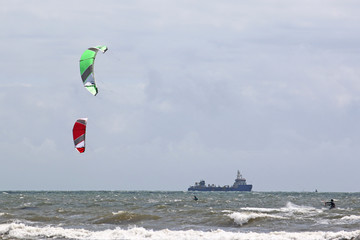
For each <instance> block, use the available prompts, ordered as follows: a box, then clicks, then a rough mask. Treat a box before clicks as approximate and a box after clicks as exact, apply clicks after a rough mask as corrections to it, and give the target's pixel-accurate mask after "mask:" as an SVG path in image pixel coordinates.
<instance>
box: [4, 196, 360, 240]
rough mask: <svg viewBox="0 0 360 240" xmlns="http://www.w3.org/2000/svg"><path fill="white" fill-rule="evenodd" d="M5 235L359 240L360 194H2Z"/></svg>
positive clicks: (35, 237)
mask: <svg viewBox="0 0 360 240" xmlns="http://www.w3.org/2000/svg"><path fill="white" fill-rule="evenodd" d="M194 195H196V196H197V198H198V200H197V201H195V200H194ZM330 199H334V200H335V203H336V208H335V209H328V207H326V206H325V204H324V203H325V202H326V201H329V200H330ZM0 239H166V240H172V239H173V240H183V239H184V240H185V239H209V240H212V239H214V240H215V239H216V240H242V239H251V240H254V239H255V240H256V239H271V240H274V239H276V240H277V239H280V240H281V239H286V240H290V239H291V240H296V239H302V240H303V239H311V240H322V239H339V240H340V239H354V240H355V239H356V240H360V193H322V192H181V191H177V192H176V191H3V192H0Z"/></svg>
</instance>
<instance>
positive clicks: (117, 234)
mask: <svg viewBox="0 0 360 240" xmlns="http://www.w3.org/2000/svg"><path fill="white" fill-rule="evenodd" d="M3 235H6V238H7V239H12V238H17V239H39V238H42V239H44V238H46V239H48V238H56V239H79V240H87V239H89V240H91V239H98V240H100V239H107V240H113V239H128V240H135V239H136V240H139V239H140V240H141V239H147V240H152V239H157V240H165V239H166V240H186V239H197V240H205V239H206V240H220V239H221V240H245V239H251V240H267V239H269V240H270V239H277V240H310V239H311V240H313V239H317V240H327V239H333V240H335V239H355V238H357V237H359V236H360V230H356V231H351V232H346V231H339V232H323V231H318V232H284V231H281V232H270V233H255V232H227V231H224V230H214V231H210V232H204V231H197V230H184V231H172V230H168V229H163V230H158V231H154V230H148V229H145V228H141V227H131V228H129V229H121V228H115V229H107V230H102V231H90V230H85V229H72V228H68V229H66V228H62V227H51V226H44V227H37V226H28V225H25V224H23V223H11V224H0V237H1V236H3Z"/></svg>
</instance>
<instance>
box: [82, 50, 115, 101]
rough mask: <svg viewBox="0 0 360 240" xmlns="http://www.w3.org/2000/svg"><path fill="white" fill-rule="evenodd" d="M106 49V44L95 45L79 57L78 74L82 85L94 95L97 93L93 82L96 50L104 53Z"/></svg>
mask: <svg viewBox="0 0 360 240" xmlns="http://www.w3.org/2000/svg"><path fill="white" fill-rule="evenodd" d="M107 50H108V48H107V47H106V46H97V47H90V48H88V49H87V50H86V51H85V52H84V53H83V54H82V55H81V58H80V74H81V79H82V81H83V84H84V87H85V88H86V89H87V90H88V91H89V92H90V93H91V94H92V95H94V96H96V94H97V93H98V89H97V87H96V84H95V76H94V62H95V57H96V54H97V52H98V51H101V52H102V53H105V52H106V51H107Z"/></svg>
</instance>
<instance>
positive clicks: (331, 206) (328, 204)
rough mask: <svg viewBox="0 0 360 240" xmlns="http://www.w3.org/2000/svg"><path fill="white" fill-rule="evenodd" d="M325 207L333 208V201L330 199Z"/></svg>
mask: <svg viewBox="0 0 360 240" xmlns="http://www.w3.org/2000/svg"><path fill="white" fill-rule="evenodd" d="M325 205H326V206H329V209H332V208H335V202H334V199H331V200H330V202H326V203H325Z"/></svg>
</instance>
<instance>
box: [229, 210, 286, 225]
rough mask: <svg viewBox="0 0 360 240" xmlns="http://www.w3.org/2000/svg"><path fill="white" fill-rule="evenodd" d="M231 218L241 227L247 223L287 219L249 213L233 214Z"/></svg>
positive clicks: (230, 215)
mask: <svg viewBox="0 0 360 240" xmlns="http://www.w3.org/2000/svg"><path fill="white" fill-rule="evenodd" d="M228 216H229V217H230V218H232V219H234V222H235V223H237V224H239V225H240V226H241V225H243V224H246V223H249V222H251V221H254V220H260V219H265V218H273V219H285V217H282V216H277V215H272V214H267V213H251V212H250V213H249V212H241V213H240V212H233V213H231V214H229V215H228Z"/></svg>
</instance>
